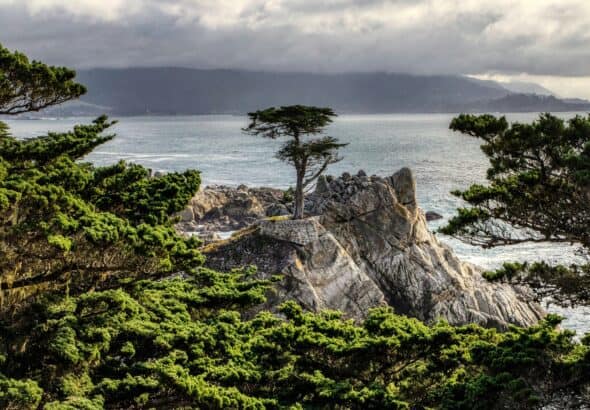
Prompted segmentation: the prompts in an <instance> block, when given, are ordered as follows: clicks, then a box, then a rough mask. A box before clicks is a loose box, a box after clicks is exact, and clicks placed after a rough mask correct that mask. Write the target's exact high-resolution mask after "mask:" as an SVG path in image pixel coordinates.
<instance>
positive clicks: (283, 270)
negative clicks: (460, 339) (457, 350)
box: [193, 168, 544, 329]
mask: <svg viewBox="0 0 590 410" xmlns="http://www.w3.org/2000/svg"><path fill="white" fill-rule="evenodd" d="M324 182H325V183H322V184H321V185H319V189H316V190H315V192H313V193H312V194H310V195H308V197H307V198H306V209H307V212H308V215H313V216H312V217H309V218H307V219H304V220H301V221H293V220H289V219H285V218H283V219H280V218H279V219H273V220H259V221H258V222H256V223H254V224H253V225H252V226H250V227H249V228H247V232H245V233H242V234H240V235H236V237H235V238H233V239H231V240H229V241H224V242H220V243H214V244H212V245H210V246H209V247H206V248H205V252H206V254H207V264H208V266H210V267H212V268H216V269H221V270H227V269H231V268H234V267H238V266H244V265H256V266H257V267H258V270H259V273H258V275H259V277H261V278H270V277H272V276H273V275H275V274H280V275H282V277H283V279H282V281H281V282H280V283H278V284H277V286H276V287H275V288H274V290H273V291H272V295H270V297H269V302H268V305H267V308H273V307H274V306H276V305H277V304H278V303H280V302H282V301H284V300H288V299H295V300H297V301H299V302H300V303H301V304H302V305H303V306H305V307H306V308H308V309H310V310H319V309H324V308H330V309H338V310H342V311H343V312H344V313H345V314H346V315H347V316H349V317H352V318H355V319H361V318H363V317H364V316H365V315H366V314H367V312H368V309H370V308H371V307H374V306H379V305H381V304H383V303H387V304H389V305H391V306H393V307H394V309H395V310H396V312H398V313H401V314H407V315H409V316H413V317H416V318H419V319H421V320H424V321H426V322H434V321H436V320H439V319H446V320H447V321H449V322H450V323H452V324H457V325H458V324H465V323H478V324H481V325H484V326H489V327H496V328H500V329H505V328H507V327H508V325H510V324H515V325H521V326H527V325H531V324H534V323H535V322H537V321H538V320H539V319H540V318H541V317H543V315H544V311H543V310H542V309H541V307H540V306H539V305H538V304H536V303H534V302H531V300H532V293H531V291H530V290H529V289H528V288H525V287H519V286H512V285H508V284H499V283H490V282H488V281H486V280H485V279H484V278H483V277H482V276H481V273H480V270H479V269H477V268H476V267H475V266H473V265H470V264H467V263H463V262H461V261H460V260H459V259H458V258H457V256H456V255H455V254H454V253H453V251H452V249H451V248H449V247H448V246H446V245H444V244H442V243H440V242H439V241H438V239H437V238H436V237H435V236H434V235H433V234H432V233H431V232H429V230H428V227H427V225H426V217H425V215H424V213H423V211H422V210H421V209H420V208H419V207H418V206H417V202H416V184H415V180H414V178H413V175H412V173H411V171H410V170H409V169H407V168H404V169H402V170H400V171H398V172H397V173H395V174H394V175H392V176H390V177H386V178H381V177H377V176H371V177H367V176H363V175H361V176H360V177H359V176H358V175H355V176H354V177H352V176H351V175H350V174H344V175H343V176H342V177H340V178H325V181H324ZM193 209H194V207H193ZM223 212H225V211H223ZM223 212H222V213H223ZM196 214H197V212H195V215H196Z"/></svg>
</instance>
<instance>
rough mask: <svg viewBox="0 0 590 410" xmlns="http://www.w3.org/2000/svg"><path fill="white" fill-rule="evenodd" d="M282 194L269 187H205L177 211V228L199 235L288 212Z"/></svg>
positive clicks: (238, 226) (242, 226) (244, 225)
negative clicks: (180, 210) (282, 202)
mask: <svg viewBox="0 0 590 410" xmlns="http://www.w3.org/2000/svg"><path fill="white" fill-rule="evenodd" d="M282 197H283V191H281V190H279V189H273V188H248V187H247V186H246V185H240V186H238V187H237V188H232V187H228V186H223V185H213V186H208V187H206V188H205V189H203V190H201V191H199V192H198V193H197V194H196V195H195V196H194V197H193V198H192V199H191V201H190V202H189V204H188V205H187V207H186V208H185V209H184V210H183V211H182V212H180V213H179V214H178V216H179V218H180V222H179V224H178V225H177V228H178V229H179V230H180V231H183V232H196V233H199V234H204V233H207V232H216V231H233V230H236V229H241V228H244V227H246V226H248V225H250V224H252V223H254V222H256V221H257V220H259V219H261V218H264V217H266V216H278V215H285V214H288V213H289V210H288V209H287V207H286V206H285V205H283V204H281V201H282Z"/></svg>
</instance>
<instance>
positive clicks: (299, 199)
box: [293, 170, 305, 219]
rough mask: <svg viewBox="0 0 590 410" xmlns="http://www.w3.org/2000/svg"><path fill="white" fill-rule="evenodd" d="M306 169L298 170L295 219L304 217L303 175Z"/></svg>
mask: <svg viewBox="0 0 590 410" xmlns="http://www.w3.org/2000/svg"><path fill="white" fill-rule="evenodd" d="M304 175H305V171H302V170H297V185H296V186H295V212H294V213H293V219H303V177H304Z"/></svg>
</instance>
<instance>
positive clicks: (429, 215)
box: [425, 211, 443, 221]
mask: <svg viewBox="0 0 590 410" xmlns="http://www.w3.org/2000/svg"><path fill="white" fill-rule="evenodd" d="M425 215H426V220H427V221H436V220H437V219H442V218H443V216H442V215H441V214H439V213H438V212H434V211H428V212H426V214H425Z"/></svg>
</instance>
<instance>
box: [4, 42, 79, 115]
mask: <svg viewBox="0 0 590 410" xmlns="http://www.w3.org/2000/svg"><path fill="white" fill-rule="evenodd" d="M75 75H76V73H75V72H74V71H73V70H70V69H68V68H66V67H53V66H48V65H46V64H44V63H42V62H39V61H29V59H28V58H27V56H26V55H24V54H22V53H19V52H11V51H9V50H7V49H6V48H4V47H3V46H2V44H0V114H7V115H11V114H20V113H24V112H31V111H39V110H41V109H43V108H45V107H49V106H51V105H55V104H60V103H63V102H66V101H69V100H72V99H75V98H78V97H80V96H81V95H83V94H84V93H86V88H85V87H84V86H83V85H81V84H78V83H76V82H75V81H74V77H75Z"/></svg>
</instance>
